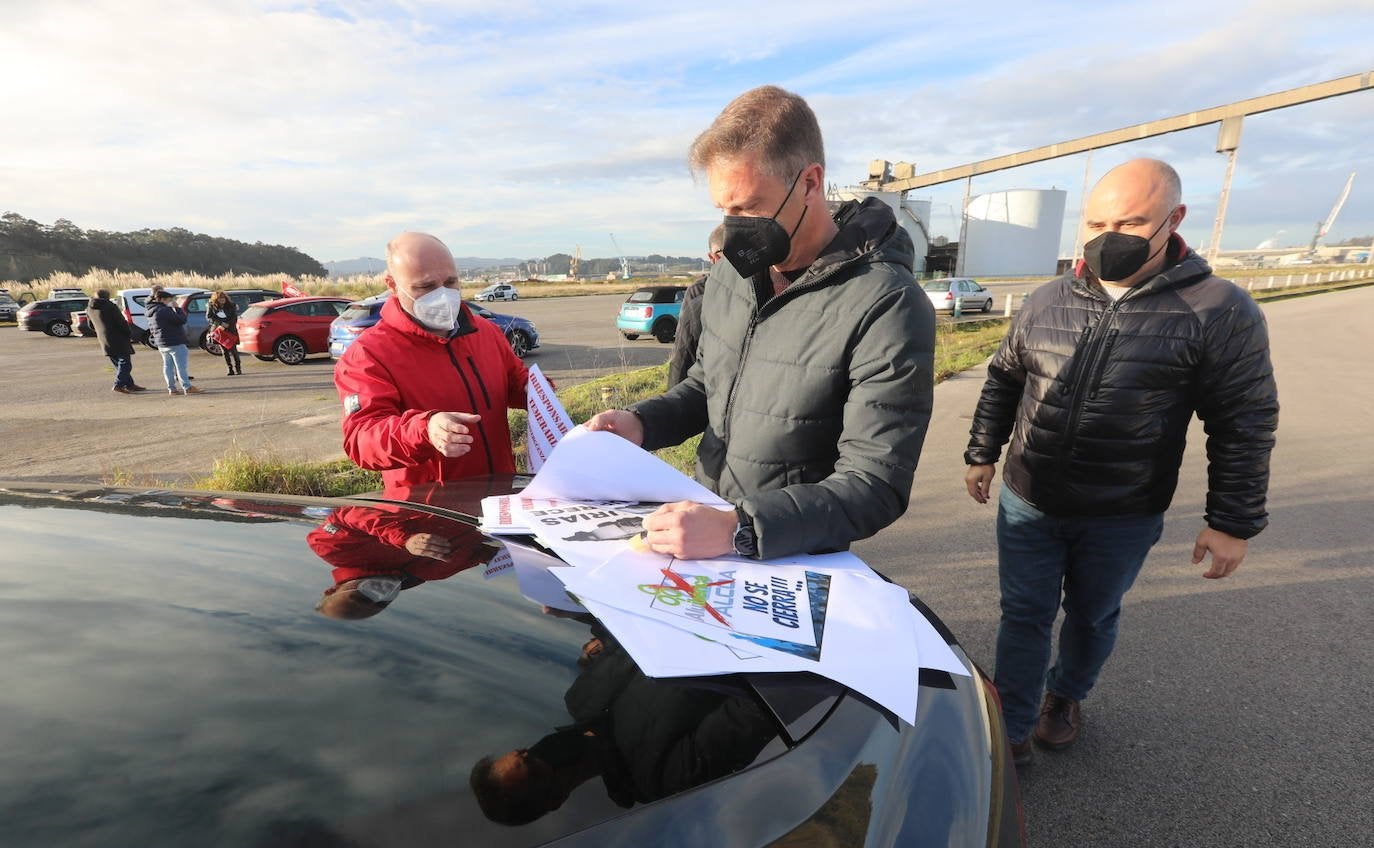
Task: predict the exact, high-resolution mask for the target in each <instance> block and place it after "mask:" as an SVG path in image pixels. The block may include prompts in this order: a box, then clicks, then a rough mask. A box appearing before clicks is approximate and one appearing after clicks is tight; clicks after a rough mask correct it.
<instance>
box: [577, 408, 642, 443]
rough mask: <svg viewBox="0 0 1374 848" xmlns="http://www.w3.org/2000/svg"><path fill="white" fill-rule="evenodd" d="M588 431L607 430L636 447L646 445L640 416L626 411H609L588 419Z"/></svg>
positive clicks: (586, 425)
mask: <svg viewBox="0 0 1374 848" xmlns="http://www.w3.org/2000/svg"><path fill="white" fill-rule="evenodd" d="M583 426H585V427H586V428H587V429H588V430H605V431H606V432H608V433H615V434H616V435H617V436H619V437H620V438H622V439H624V440H626V441H627V442H630V443H631V444H635V445H643V444H644V424H643V423H642V422H640V420H639V416H638V415H635V414H634V413H633V412H630V411H628V410H625V409H608V410H606V411H605V412H598V413H597V414H595V415H593V416H592V417H591V418H589V419H587V423H586V424H585V425H583Z"/></svg>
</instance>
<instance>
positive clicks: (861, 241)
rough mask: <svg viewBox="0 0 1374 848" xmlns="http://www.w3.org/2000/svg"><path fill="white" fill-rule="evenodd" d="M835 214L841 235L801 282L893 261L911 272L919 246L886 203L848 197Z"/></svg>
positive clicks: (872, 198)
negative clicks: (845, 268)
mask: <svg viewBox="0 0 1374 848" xmlns="http://www.w3.org/2000/svg"><path fill="white" fill-rule="evenodd" d="M833 217H834V219H835V224H836V226H838V227H839V228H840V232H839V235H837V236H835V238H834V239H833V240H832V241H831V242H830V244H828V245H826V246H825V250H823V251H821V255H820V256H819V257H817V258H816V261H815V262H812V263H811V267H810V268H808V269H807V272H806V275H805V276H803V277H802V278H801V279H800V280H799V281H798V282H804V281H807V280H812V279H816V278H818V277H822V276H828V275H830V274H831V273H832V272H833V271H834V270H835V269H836V268H839V267H842V266H846V265H871V264H877V263H881V262H889V263H892V264H894V265H900V266H902V267H903V268H906V269H907V270H908V271H910V270H911V269H912V263H913V262H914V260H915V258H916V248H915V247H914V246H913V245H912V243H911V236H909V235H907V234H906V230H904V229H903V228H902V227H901V225H900V224H898V223H897V216H895V215H893V214H892V207H890V206H888V205H887V204H886V203H884V202H882V201H881V200H879V199H878V198H876V197H866V198H864V199H863V200H862V201H859V200H846V201H844V202H843V203H841V204H840V205H839V207H838V208H836V210H835V212H834V215H833Z"/></svg>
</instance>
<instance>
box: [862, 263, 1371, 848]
mask: <svg viewBox="0 0 1374 848" xmlns="http://www.w3.org/2000/svg"><path fill="white" fill-rule="evenodd" d="M1264 310H1265V313H1266V315H1267V316H1268V319H1269V324H1270V329H1271V333H1272V342H1273V355H1274V362H1275V368H1276V371H1277V375H1278V382H1279V394H1280V402H1281V404H1282V412H1281V414H1280V428H1279V439H1278V448H1277V450H1276V452H1275V454H1274V460H1273V481H1272V485H1271V490H1270V494H1271V504H1270V512H1271V524H1270V526H1269V528H1268V529H1266V530H1265V532H1263V533H1261V534H1260V535H1259V536H1258V537H1256V538H1255V539H1254V540H1253V541H1252V542H1251V544H1250V549H1249V555H1248V556H1247V557H1246V560H1245V562H1244V564H1243V565H1242V566H1241V568H1240V570H1239V571H1238V572H1237V573H1236V574H1235V575H1234V576H1232V577H1230V578H1227V579H1226V580H1222V581H1210V580H1204V579H1202V577H1201V576H1200V575H1201V573H1202V568H1201V567H1199V566H1194V565H1192V564H1191V563H1190V562H1189V559H1190V553H1191V548H1192V541H1193V538H1194V536H1196V534H1197V532H1198V530H1199V529H1201V527H1202V522H1201V515H1202V509H1203V495H1204V492H1205V486H1206V477H1205V458H1204V455H1203V452H1202V446H1203V434H1202V433H1201V430H1200V428H1195V429H1194V431H1193V433H1192V434H1191V436H1190V439H1189V447H1188V455H1187V459H1186V460H1185V466H1184V473H1183V475H1182V478H1181V480H1180V485H1179V490H1178V495H1177V497H1176V498H1175V502H1174V505H1173V507H1172V509H1171V510H1170V512H1169V514H1168V517H1167V520H1166V524H1165V531H1164V538H1163V539H1162V540H1161V542H1160V543H1159V544H1158V545H1157V546H1156V547H1155V549H1154V551H1153V552H1152V554H1151V556H1150V558H1149V560H1148V561H1147V563H1146V565H1145V568H1144V570H1143V572H1142V575H1141V577H1140V579H1139V581H1138V582H1137V584H1136V587H1135V588H1134V589H1133V590H1132V592H1131V594H1130V595H1128V596H1127V603H1126V607H1125V612H1124V615H1123V621H1122V630H1121V637H1120V640H1119V642H1118V646H1117V650H1116V653H1115V655H1114V656H1113V657H1112V659H1111V660H1110V662H1109V663H1108V665H1107V667H1106V669H1105V671H1104V672H1103V676H1102V679H1101V681H1100V683H1099V685H1098V687H1097V689H1096V691H1095V692H1094V693H1093V695H1092V697H1091V698H1090V699H1089V700H1088V701H1087V702H1085V705H1084V715H1085V720H1086V728H1085V731H1084V736H1083V737H1082V739H1081V740H1080V742H1079V743H1078V744H1077V745H1076V746H1075V747H1074V748H1072V749H1070V750H1068V751H1066V752H1062V753H1058V754H1055V753H1041V754H1040V756H1039V757H1038V759H1037V762H1036V763H1035V765H1033V766H1032V767H1031V768H1030V770H1029V771H1027V772H1026V774H1025V777H1024V779H1023V784H1022V789H1023V795H1024V799H1025V804H1026V810H1027V818H1028V827H1029V830H1030V835H1031V844H1032V845H1033V846H1121V848H1125V847H1126V846H1141V848H1146V846H1149V848H1157V847H1158V846H1271V845H1273V846H1278V845H1283V846H1291V845H1304V846H1307V845H1311V846H1345V845H1352V846H1353V845H1369V844H1371V833H1374V801H1371V799H1374V732H1371V730H1370V722H1369V720H1368V718H1367V713H1368V711H1369V709H1370V707H1371V700H1374V425H1371V422H1374V388H1371V380H1370V378H1369V377H1368V374H1367V371H1368V367H1369V366H1368V363H1369V361H1370V354H1371V353H1374V345H1371V341H1370V340H1371V338H1374V332H1371V330H1370V328H1371V327H1374V288H1363V289H1358V290H1351V291H1345V292H1337V293H1332V294H1325V295H1320V296H1317V297H1308V298H1300V299H1295V300H1286V301H1281V302H1275V303H1270V304H1266V305H1265V307H1264ZM982 379H983V372H982V371H981V370H980V371H978V372H971V373H967V374H964V375H962V376H960V377H958V378H956V379H955V380H952V381H949V382H947V383H943V384H941V385H940V386H938V387H937V388H936V394H935V419H934V421H933V422H932V427H931V431H930V435H929V438H928V440H927V442H926V449H925V453H924V456H923V458H922V461H921V467H920V469H919V471H918V473H917V482H916V491H915V493H914V496H913V500H912V504H911V508H910V509H909V510H908V512H907V515H906V516H905V517H904V518H903V519H902V520H901V521H899V522H898V523H897V524H896V525H894V526H893V527H891V528H888V529H887V530H885V531H884V532H883V533H882V534H880V535H879V536H877V537H876V538H874V539H871V540H868V541H865V542H863V543H860V545H858V546H857V551H858V553H859V554H860V556H862V557H864V559H865V560H867V561H868V562H870V563H873V564H875V565H879V567H880V568H884V570H886V571H887V573H888V574H889V575H890V576H891V577H893V578H894V579H896V580H898V581H899V582H901V583H902V584H904V585H906V586H907V587H909V588H911V589H913V590H915V591H916V592H917V593H919V594H920V595H921V597H922V598H924V599H925V600H926V601H927V602H928V603H929V604H930V605H931V607H933V608H934V609H935V611H936V612H937V613H938V614H939V615H941V617H943V618H944V619H945V620H946V622H947V623H949V624H950V626H951V627H952V628H953V630H954V632H955V633H956V634H958V635H959V636H960V638H961V640H962V641H963V642H964V643H965V645H966V647H967V648H968V649H969V652H970V654H971V655H972V656H973V657H974V658H975V659H976V660H977V661H978V662H979V663H981V664H982V665H983V666H984V667H985V668H986V669H988V670H989V671H991V670H992V667H993V645H994V639H995V633H996V622H997V593H996V550H995V544H994V541H993V519H994V515H995V506H994V505H988V506H980V505H979V504H977V503H974V501H973V500H971V499H970V498H969V497H968V494H967V493H966V492H965V490H964V486H963V470H964V465H963V460H962V456H961V454H962V449H963V445H964V443H965V441H966V439H967V432H968V429H967V428H968V419H969V415H970V413H971V412H972V410H973V407H974V405H975V403H976V400H977V394H978V390H979V388H980V386H981V384H982Z"/></svg>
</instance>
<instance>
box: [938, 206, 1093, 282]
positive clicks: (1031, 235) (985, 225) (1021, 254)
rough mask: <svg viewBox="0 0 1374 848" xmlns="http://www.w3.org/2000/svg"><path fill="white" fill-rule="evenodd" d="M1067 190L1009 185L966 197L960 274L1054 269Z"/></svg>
mask: <svg viewBox="0 0 1374 848" xmlns="http://www.w3.org/2000/svg"><path fill="white" fill-rule="evenodd" d="M1067 196H1068V195H1067V193H1066V192H1064V191H1061V190H1059V189H1011V190H1008V191H994V192H990V193H988V194H980V195H977V196H976V197H973V198H971V199H970V200H969V205H968V222H967V225H966V226H965V230H964V240H963V244H961V245H959V252H960V254H961V255H960V264H961V266H962V267H961V268H960V271H959V273H960V275H962V276H966V277H1018V276H1038V275H1044V274H1054V272H1055V268H1056V266H1057V263H1058V261H1059V236H1060V233H1061V232H1063V229H1064V204H1065V201H1066V199H1067Z"/></svg>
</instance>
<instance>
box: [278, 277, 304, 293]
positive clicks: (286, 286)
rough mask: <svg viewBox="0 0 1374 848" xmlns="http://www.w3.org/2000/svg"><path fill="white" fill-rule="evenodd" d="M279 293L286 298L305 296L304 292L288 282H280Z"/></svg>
mask: <svg viewBox="0 0 1374 848" xmlns="http://www.w3.org/2000/svg"><path fill="white" fill-rule="evenodd" d="M281 293H282V294H283V295H285V296H286V297H301V296H302V295H304V294H305V292H303V291H301V290H300V289H298V288H296V287H295V286H293V285H292V284H291V281H290V280H282V281H281Z"/></svg>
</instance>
